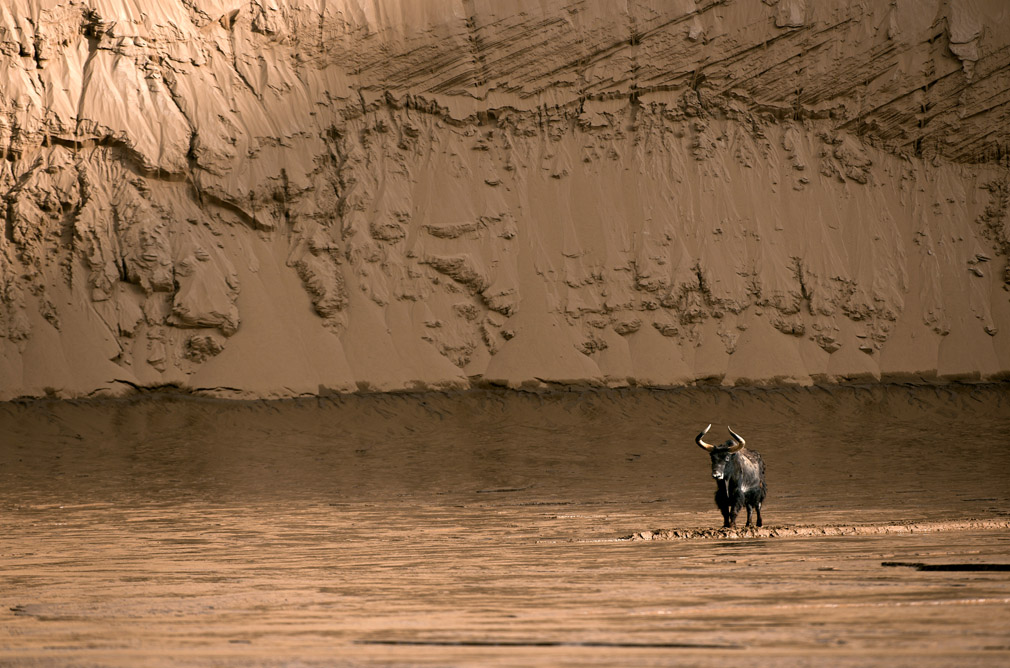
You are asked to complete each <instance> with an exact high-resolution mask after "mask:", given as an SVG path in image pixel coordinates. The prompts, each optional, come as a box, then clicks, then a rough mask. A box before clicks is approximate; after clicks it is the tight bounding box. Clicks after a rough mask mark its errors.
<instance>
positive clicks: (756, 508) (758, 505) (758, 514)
mask: <svg viewBox="0 0 1010 668" xmlns="http://www.w3.org/2000/svg"><path fill="white" fill-rule="evenodd" d="M754 509H755V510H756V511H757V516H758V518H757V525H758V526H761V504H760V503H759V504H757V506H755V507H754Z"/></svg>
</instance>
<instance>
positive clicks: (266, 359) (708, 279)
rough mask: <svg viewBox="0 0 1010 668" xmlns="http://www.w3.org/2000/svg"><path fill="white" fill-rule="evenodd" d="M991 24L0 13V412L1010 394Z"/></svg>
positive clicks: (782, 3)
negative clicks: (176, 392)
mask: <svg viewBox="0 0 1010 668" xmlns="http://www.w3.org/2000/svg"><path fill="white" fill-rule="evenodd" d="M1008 111H1010V6H1008V5H1007V3H1006V2H1004V1H1003V0H943V1H941V0H922V1H921V2H920V1H915V2H913V1H906V0H900V1H897V2H892V1H890V0H874V1H872V2H860V3H853V2H848V1H847V0H845V1H843V0H823V1H822V0H818V1H817V2H813V1H809V0H766V1H765V2H756V1H755V2H750V1H748V2H718V1H714V0H712V1H710V0H705V1H699V2H652V1H646V0H642V1H636V2H631V3H612V2H574V3H562V2H553V1H545V2H538V3H524V2H518V1H513V0H502V1H495V2H483V1H478V2H471V1H464V0H425V1H414V0H411V1H409V2H408V1H405V0H363V1H360V2H359V1H344V0H340V1H337V2H334V1H333V0H325V1H324V0H270V1H266V0H254V1H252V2H228V1H226V0H159V1H158V2H153V1H151V2H148V1H146V0H102V1H101V2H98V1H92V0H43V1H41V2H40V1H35V0H33V1H29V0H7V1H6V2H3V3H2V4H0V155H2V156H3V158H4V159H3V160H0V219H2V220H3V221H4V233H3V234H2V235H0V399H13V398H17V397H22V396H57V397H65V398H73V397H86V396H107V395H120V394H125V393H129V392H132V391H133V390H134V388H152V387H154V388H157V387H180V388H186V389H188V390H191V391H196V392H202V393H208V394H212V395H217V396H232V397H240V398H257V397H268V398H270V397H273V398H276V397H292V396H300V395H315V394H325V393H334V392H336V393H344V392H354V391H358V390H367V391H416V390H421V389H436V390H453V389H466V388H468V387H483V386H486V385H487V384H493V385H501V386H509V387H531V386H534V387H543V386H552V385H558V384H561V385H571V384H577V385H580V386H596V387H621V386H629V385H638V386H650V387H675V386H683V385H690V384H692V383H694V382H696V381H704V382H710V383H717V384H720V383H721V384H724V385H729V386H745V385H755V384H756V385H767V384H783V383H786V384H799V385H809V384H812V383H817V384H823V383H835V382H852V381H856V382H867V381H872V380H877V379H884V380H901V381H907V380H910V381H916V382H919V381H923V380H925V381H931V380H934V379H938V380H996V379H999V378H1005V377H1006V375H1007V373H1008V372H1010V345H1008V343H1007V337H1008V336H1010V294H1008V292H1007V290H1008V287H1010V274H1008V269H1007V253H1008V250H1010V231H1008V230H1010V227H1008V225H1010V223H1008V217H1007V206H1008V201H1010V199H1008V197H1010V196H1008V193H1010V190H1008V187H1010V186H1008V167H1007V153H1008V146H1010V113H1008Z"/></svg>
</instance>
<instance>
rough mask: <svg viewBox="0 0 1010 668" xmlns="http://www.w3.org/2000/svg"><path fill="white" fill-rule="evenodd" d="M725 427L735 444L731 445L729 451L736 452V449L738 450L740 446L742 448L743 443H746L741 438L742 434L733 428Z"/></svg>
mask: <svg viewBox="0 0 1010 668" xmlns="http://www.w3.org/2000/svg"><path fill="white" fill-rule="evenodd" d="M726 428H727V429H729V435H730V436H732V437H733V440H734V441H736V445H734V446H732V447H731V448H730V449H729V451H730V452H736V451H737V450H740V449H741V448H743V446H744V445H746V444H747V441H745V440H743V436H741V435H740V434H738V433H736V432H735V431H733V429H732V428H730V427H726Z"/></svg>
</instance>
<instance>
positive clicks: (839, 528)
mask: <svg viewBox="0 0 1010 668" xmlns="http://www.w3.org/2000/svg"><path fill="white" fill-rule="evenodd" d="M1006 529H1010V520H998V519H969V520H949V521H934V522H896V523H893V524H862V525H860V524H856V525H832V526H813V525H809V526H807V525H801V526H765V527H760V528H758V527H741V528H737V529H723V528H716V529H654V530H652V531H639V532H637V533H633V534H631V535H630V536H623V537H622V538H621V540H627V541H643V540H700V539H701V540H703V539H720V540H725V539H727V538H806V537H814V536H874V535H881V534H903V533H937V532H942V531H999V530H1006Z"/></svg>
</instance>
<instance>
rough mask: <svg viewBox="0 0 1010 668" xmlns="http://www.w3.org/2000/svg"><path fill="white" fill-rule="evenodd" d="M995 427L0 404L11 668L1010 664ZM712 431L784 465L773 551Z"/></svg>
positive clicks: (983, 401) (637, 407) (948, 419)
mask: <svg viewBox="0 0 1010 668" xmlns="http://www.w3.org/2000/svg"><path fill="white" fill-rule="evenodd" d="M1008 402H1010V398H1008V395H1007V391H1006V389H1005V387H1004V386H1002V385H998V386H972V387H969V386H949V387H946V388H928V387H901V386H894V385H873V386H866V387H845V388H839V387H830V388H792V389H781V388H778V389H755V388H748V389H740V388H735V389H726V388H711V387H710V388H692V389H685V390H679V391H648V390H643V389H637V390H627V389H625V390H598V391H592V392H550V393H517V392H513V391H504V390H498V391H481V392H477V391H470V392H467V393H452V394H440V393H425V394H416V395H406V394H401V395H382V394H373V395H363V396H336V397H330V398H323V399H303V400H289V401H273V402H263V401H254V402H239V401H223V400H216V399H206V398H204V399H200V398H193V397H190V396H186V395H175V396H165V395H161V396H146V397H141V398H133V399H113V400H110V399H105V400H92V401H65V400H64V401H57V400H43V401H35V402H22V403H7V404H0V434H4V435H5V437H6V438H7V439H8V440H7V441H6V442H5V444H4V447H2V448H0V582H2V586H0V665H5V666H6V665H11V666H23V665H29V666H103V667H104V666H137V665H144V666H177V665H185V666H199V667H204V666H206V667H211V666H214V667H218V666H262V667H268V666H269V667H273V666H310V667H316V666H318V667H322V666H334V665H337V666H342V665H350V666H429V665H430V666H446V665H452V666H489V665H490V666H515V665H524V666H559V665H570V666H585V665H589V666H627V665H692V666H724V665H727V664H734V665H738V664H743V663H746V664H747V665H756V666H810V665H833V666H887V667H889V668H890V667H894V666H908V667H909V668H911V667H913V666H916V667H922V666H926V667H934V666H935V667H939V666H953V665H956V666H1005V665H1006V664H1007V662H1008V661H1010V644H1008V642H1007V638H1008V634H1007V632H1008V630H1010V570H1008V569H1010V514H1008V511H1007V509H1008V508H1010V468H1008V467H1007V466H1006V464H1005V462H1006V458H1007V454H1008V453H1007V444H1008V443H1010V410H1008ZM716 416H718V417H720V418H722V420H725V421H731V424H732V426H733V428H734V430H736V431H738V432H739V433H741V434H743V435H744V436H745V437H746V438H747V442H748V447H752V448H753V449H756V450H758V451H759V452H761V454H762V455H763V456H764V458H765V460H766V462H767V464H768V484H769V496H768V499H767V502H766V505H765V509H764V516H765V521H766V525H765V527H763V528H761V529H757V530H748V529H745V528H743V527H740V528H738V529H734V530H724V529H721V528H718V527H719V526H720V525H721V517H720V516H719V513H718V511H717V510H716V507H715V504H714V503H713V492H714V485H713V481H712V478H711V476H710V465H709V458H708V456H707V455H706V453H704V452H702V451H701V450H700V449H699V448H698V447H697V446H696V445H695V444H694V436H695V435H696V433H697V431H698V430H699V429H700V427H699V423H707V422H708V421H709V420H715V419H716ZM720 428H722V423H720V424H719V425H717V426H716V427H714V428H713V429H720Z"/></svg>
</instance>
